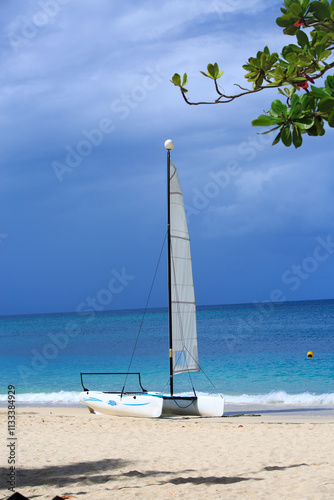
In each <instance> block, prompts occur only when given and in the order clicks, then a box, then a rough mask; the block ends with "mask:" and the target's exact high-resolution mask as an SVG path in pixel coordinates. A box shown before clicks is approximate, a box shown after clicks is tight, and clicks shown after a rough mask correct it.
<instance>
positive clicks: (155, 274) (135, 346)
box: [122, 232, 167, 394]
mask: <svg viewBox="0 0 334 500" xmlns="http://www.w3.org/2000/svg"><path fill="white" fill-rule="evenodd" d="M166 238H167V232H166V233H165V237H164V241H163V243H162V247H161V250H160V255H159V258H158V263H157V265H156V268H155V271H154V276H153V280H152V284H151V288H150V291H149V294H148V297H147V301H146V305H145V309H144V312H143V317H142V320H141V323H140V326H139V330H138V333H137V338H136V342H135V345H134V348H133V351H132V355H131V359H130V363H129V367H128V371H127V373H126V376H125V380H124V385H123V389H122V394H123V393H124V390H125V386H126V382H127V380H128V375H129V372H130V369H131V365H132V361H133V357H134V354H135V351H136V348H137V344H138V340H139V336H140V333H141V330H142V327H143V323H144V319H145V315H146V312H147V308H148V304H149V301H150V298H151V293H152V290H153V285H154V282H155V278H156V276H157V272H158V269H159V265H160V261H161V257H162V252H163V249H164V247H165V244H166Z"/></svg>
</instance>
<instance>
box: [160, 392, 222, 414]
mask: <svg viewBox="0 0 334 500" xmlns="http://www.w3.org/2000/svg"><path fill="white" fill-rule="evenodd" d="M223 414H224V398H223V397H222V396H197V397H183V396H168V395H164V396H163V407H162V415H191V416H197V417H221V416H223Z"/></svg>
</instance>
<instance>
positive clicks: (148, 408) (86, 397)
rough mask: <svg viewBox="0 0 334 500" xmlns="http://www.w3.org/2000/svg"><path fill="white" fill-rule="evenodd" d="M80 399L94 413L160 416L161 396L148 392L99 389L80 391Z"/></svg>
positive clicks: (123, 415)
mask: <svg viewBox="0 0 334 500" xmlns="http://www.w3.org/2000/svg"><path fill="white" fill-rule="evenodd" d="M80 401H81V402H82V403H84V404H85V405H87V406H88V408H89V409H90V410H93V411H94V413H104V414H106V415H115V416H119V417H147V418H157V417H160V415H161V412H162V403H163V400H162V397H160V396H159V395H155V394H149V393H147V394H146V393H145V394H142V393H138V394H123V395H121V394H115V393H106V392H99V391H87V392H81V393H80Z"/></svg>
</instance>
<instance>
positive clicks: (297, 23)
mask: <svg viewBox="0 0 334 500" xmlns="http://www.w3.org/2000/svg"><path fill="white" fill-rule="evenodd" d="M293 25H294V26H296V28H300V27H301V26H305V21H304V19H303V18H301V19H298V21H296V22H295V23H293Z"/></svg>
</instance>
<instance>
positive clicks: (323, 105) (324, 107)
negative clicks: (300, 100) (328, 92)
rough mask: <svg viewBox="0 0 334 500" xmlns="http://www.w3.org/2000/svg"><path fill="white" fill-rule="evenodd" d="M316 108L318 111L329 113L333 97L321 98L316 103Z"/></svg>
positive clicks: (333, 102)
mask: <svg viewBox="0 0 334 500" xmlns="http://www.w3.org/2000/svg"><path fill="white" fill-rule="evenodd" d="M318 109H319V111H320V113H331V112H332V111H333V110H334V99H331V98H328V97H327V98H325V99H321V101H320V102H319V104H318Z"/></svg>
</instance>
